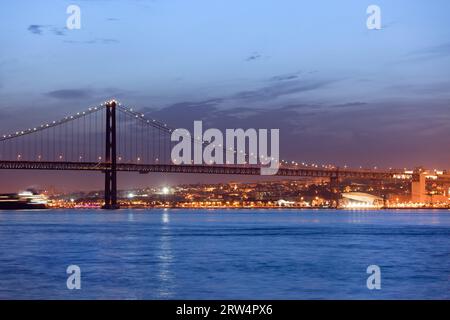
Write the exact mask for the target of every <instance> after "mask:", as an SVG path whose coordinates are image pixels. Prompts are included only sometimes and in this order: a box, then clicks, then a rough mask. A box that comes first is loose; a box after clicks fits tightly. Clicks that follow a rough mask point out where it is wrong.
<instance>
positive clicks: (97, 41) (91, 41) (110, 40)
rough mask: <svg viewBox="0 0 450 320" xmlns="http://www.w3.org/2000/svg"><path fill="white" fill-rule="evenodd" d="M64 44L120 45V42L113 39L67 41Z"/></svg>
mask: <svg viewBox="0 0 450 320" xmlns="http://www.w3.org/2000/svg"><path fill="white" fill-rule="evenodd" d="M64 42H65V43H72V44H113V43H119V42H120V41H119V40H117V39H112V38H97V39H91V40H84V41H75V40H65V41H64Z"/></svg>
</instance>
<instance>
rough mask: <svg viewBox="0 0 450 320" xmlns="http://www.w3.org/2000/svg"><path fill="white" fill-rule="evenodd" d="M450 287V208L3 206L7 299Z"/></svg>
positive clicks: (2, 293)
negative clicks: (375, 269) (374, 273)
mask: <svg viewBox="0 0 450 320" xmlns="http://www.w3.org/2000/svg"><path fill="white" fill-rule="evenodd" d="M69 265H76V266H78V267H79V268H80V270H81V277H80V279H81V289H80V290H76V289H75V290H69V289H68V288H67V285H66V281H67V278H68V276H69V275H68V274H67V273H66V269H67V267H68V266H69ZM369 265H377V266H379V268H380V275H381V276H380V279H381V289H379V290H376V289H375V290H369V289H368V288H367V285H366V281H367V278H368V277H369V276H370V275H369V274H368V273H367V272H366V271H367V267H368V266H369ZM449 298H450V212H449V211H445V210H441V211H439V210H436V211H433V210H413V211H408V210H399V211H341V210H181V209H180V210H178V209H169V210H163V209H161V210H160V209H152V210H118V211H116V212H109V211H102V210H52V211H50V210H48V211H47V210H44V211H14V212H12V211H0V299H449Z"/></svg>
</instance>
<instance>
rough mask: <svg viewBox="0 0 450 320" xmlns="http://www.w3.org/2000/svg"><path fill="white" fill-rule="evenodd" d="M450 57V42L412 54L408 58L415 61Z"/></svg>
mask: <svg viewBox="0 0 450 320" xmlns="http://www.w3.org/2000/svg"><path fill="white" fill-rule="evenodd" d="M447 56H450V42H447V43H442V44H440V45H436V46H430V47H427V48H423V49H420V50H416V51H413V52H410V53H409V54H408V55H407V57H408V58H412V59H414V60H430V59H438V58H443V57H447Z"/></svg>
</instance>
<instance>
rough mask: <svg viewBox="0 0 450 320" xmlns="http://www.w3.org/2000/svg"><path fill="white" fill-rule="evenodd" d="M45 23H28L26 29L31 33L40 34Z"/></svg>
mask: <svg viewBox="0 0 450 320" xmlns="http://www.w3.org/2000/svg"><path fill="white" fill-rule="evenodd" d="M45 27H46V26H45V25H39V24H30V25H29V26H28V29H27V30H28V31H30V32H31V33H33V34H38V35H41V34H42V32H43V28H45Z"/></svg>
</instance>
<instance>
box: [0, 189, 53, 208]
mask: <svg viewBox="0 0 450 320" xmlns="http://www.w3.org/2000/svg"><path fill="white" fill-rule="evenodd" d="M47 202H48V200H47V198H46V197H45V196H43V195H41V194H38V193H37V192H35V191H31V190H27V191H23V192H20V193H4V194H0V210H20V209H47Z"/></svg>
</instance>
